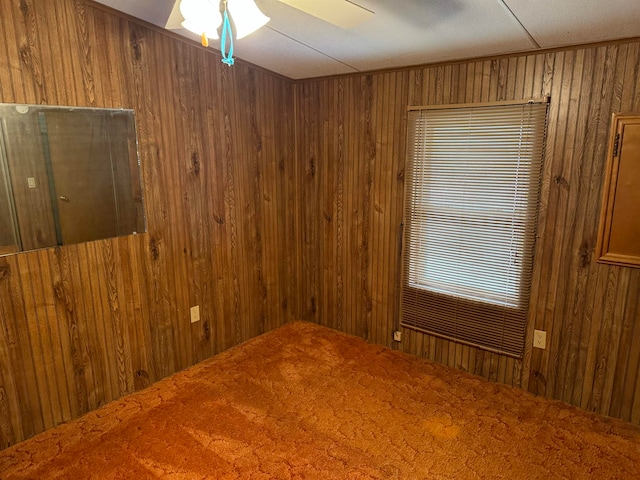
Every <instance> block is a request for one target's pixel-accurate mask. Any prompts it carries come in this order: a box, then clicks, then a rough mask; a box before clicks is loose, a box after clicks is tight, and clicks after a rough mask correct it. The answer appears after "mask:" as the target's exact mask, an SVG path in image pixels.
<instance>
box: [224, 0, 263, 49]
mask: <svg viewBox="0 0 640 480" xmlns="http://www.w3.org/2000/svg"><path fill="white" fill-rule="evenodd" d="M227 8H228V9H229V13H230V14H231V18H232V19H233V23H234V24H235V27H236V38H237V39H240V38H243V37H246V36H247V35H249V34H251V33H253V32H255V31H256V30H258V29H259V28H260V27H262V26H264V25H266V24H267V22H268V21H269V20H271V19H270V18H269V17H267V16H266V15H265V14H264V13H262V12H261V11H260V9H259V8H258V6H257V5H256V2H254V0H227Z"/></svg>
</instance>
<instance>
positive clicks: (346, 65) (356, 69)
mask: <svg viewBox="0 0 640 480" xmlns="http://www.w3.org/2000/svg"><path fill="white" fill-rule="evenodd" d="M265 28H268V29H269V30H271V31H273V32H276V33H279V34H280V35H282V36H283V37H286V38H288V39H289V40H293V41H294V42H296V43H299V44H300V45H303V46H305V47H307V48H309V49H311V50H313V51H314V52H317V53H319V54H320V55H324V56H325V57H327V58H330V59H331V60H333V61H335V62H338V63H340V64H341V65H344V66H345V67H348V68H352V69H353V70H355V72H352V73H358V72H360V69H359V68H356V67H354V66H353V65H349V64H348V63H346V62H343V61H342V60H338V59H337V58H335V57H332V56H331V55H328V54H326V53H324V52H322V51H320V50H318V49H317V48H313V47H312V46H311V45H307V44H306V43H304V42H301V41H300V40H298V39H297V38H293V37H292V36H290V35H287V34H286V33H283V32H281V31H280V30H276V29H275V28H273V27H271V26H269V25H266V26H265Z"/></svg>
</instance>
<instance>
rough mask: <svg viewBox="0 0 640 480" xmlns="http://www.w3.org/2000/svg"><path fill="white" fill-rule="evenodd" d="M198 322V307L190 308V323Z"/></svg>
mask: <svg viewBox="0 0 640 480" xmlns="http://www.w3.org/2000/svg"><path fill="white" fill-rule="evenodd" d="M199 321H200V305H196V306H194V307H191V323H196V322H199Z"/></svg>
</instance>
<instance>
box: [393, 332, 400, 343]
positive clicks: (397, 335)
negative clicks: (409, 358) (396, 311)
mask: <svg viewBox="0 0 640 480" xmlns="http://www.w3.org/2000/svg"><path fill="white" fill-rule="evenodd" d="M393 341H394V342H401V341H402V332H401V331H400V330H396V331H395V332H393Z"/></svg>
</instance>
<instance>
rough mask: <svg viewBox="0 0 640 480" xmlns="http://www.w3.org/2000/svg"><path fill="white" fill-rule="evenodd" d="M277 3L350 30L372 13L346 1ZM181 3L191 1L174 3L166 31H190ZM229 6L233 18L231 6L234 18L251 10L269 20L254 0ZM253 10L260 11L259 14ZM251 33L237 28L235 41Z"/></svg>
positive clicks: (210, 1) (233, 0) (212, 2)
mask: <svg viewBox="0 0 640 480" xmlns="http://www.w3.org/2000/svg"><path fill="white" fill-rule="evenodd" d="M279 1H280V2H281V3H283V4H285V5H288V6H290V7H293V8H295V9H297V10H300V11H302V12H304V13H306V14H308V15H311V16H313V17H316V18H319V19H320V20H324V21H325V22H328V23H331V24H333V25H336V26H338V27H341V28H345V29H349V28H353V27H355V26H357V25H360V24H361V23H364V22H365V21H367V20H369V19H370V18H371V17H373V15H374V12H372V11H371V10H368V9H366V8H364V7H361V6H360V5H357V4H356V3H353V2H351V1H349V0H279ZM181 3H191V2H190V1H189V0H176V1H175V2H174V4H173V8H172V9H171V13H170V14H169V18H168V19H167V22H166V24H165V28H166V29H168V30H178V29H182V28H186V29H187V30H190V31H193V29H192V28H189V26H187V25H185V24H184V22H185V18H184V14H183V13H182V12H181ZM194 3H198V4H202V5H203V8H206V9H208V10H209V11H211V10H216V8H215V7H217V6H218V4H221V6H222V4H226V3H227V2H225V1H224V0H223V1H222V2H218V1H217V0H199V1H197V2H194ZM228 5H229V9H230V13H231V15H232V17H233V15H234V11H233V7H234V6H235V7H236V9H237V10H238V11H237V12H236V16H237V15H238V14H239V13H240V12H239V10H240V9H241V8H242V9H244V10H250V11H251V15H255V16H256V17H257V18H259V19H260V20H264V18H267V19H268V17H266V16H264V15H262V17H264V18H261V17H260V14H262V12H261V11H260V9H259V8H258V7H257V5H256V4H255V3H254V2H253V0H228ZM220 11H222V9H220ZM256 11H257V12H259V14H258V13H257V12H256ZM202 12H204V10H202ZM211 15H214V16H215V15H216V13H215V11H214V12H213V13H211ZM267 21H268V20H267ZM211 23H212V24H213V23H214V22H213V21H211ZM236 23H237V22H236ZM255 23H259V20H257V21H256V22H255ZM264 24H266V21H265V22H264V23H263V24H261V25H260V26H259V27H257V28H260V27H261V26H263V25H264ZM218 26H219V23H218ZM209 28H210V27H209ZM257 28H256V29H257ZM216 29H217V27H216ZM253 31H255V30H252V31H247V29H244V30H243V31H240V29H239V30H238V32H237V34H236V38H237V39H239V38H243V37H244V36H247V35H249V34H250V33H252V32H253ZM195 33H197V34H199V35H200V34H202V33H203V32H200V31H196V32H195ZM209 33H211V34H213V33H214V32H213V31H209ZM208 38H210V39H216V38H218V36H217V34H216V35H215V36H209V37H208Z"/></svg>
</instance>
